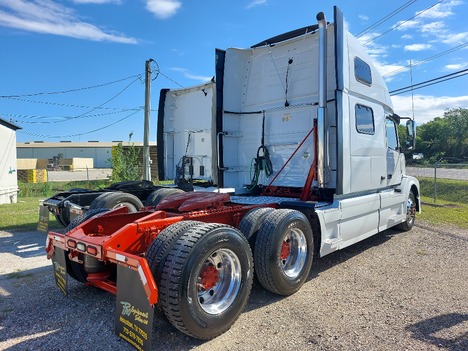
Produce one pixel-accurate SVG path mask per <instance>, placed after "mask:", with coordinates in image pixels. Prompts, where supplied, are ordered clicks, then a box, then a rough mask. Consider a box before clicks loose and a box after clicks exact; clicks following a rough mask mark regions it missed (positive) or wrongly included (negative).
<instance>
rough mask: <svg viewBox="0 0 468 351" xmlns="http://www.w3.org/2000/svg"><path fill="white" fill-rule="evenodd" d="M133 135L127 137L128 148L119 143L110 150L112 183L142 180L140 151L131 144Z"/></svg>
mask: <svg viewBox="0 0 468 351" xmlns="http://www.w3.org/2000/svg"><path fill="white" fill-rule="evenodd" d="M132 135H133V133H130V135H129V136H128V146H127V147H124V146H123V145H122V143H119V144H118V145H117V147H116V148H115V149H114V150H112V159H110V160H109V161H110V163H111V164H112V181H113V182H115V183H117V182H123V181H126V180H140V179H141V178H142V176H141V172H140V169H141V167H140V165H139V162H138V160H139V157H140V151H139V150H138V149H137V148H136V147H135V144H134V143H131V140H132Z"/></svg>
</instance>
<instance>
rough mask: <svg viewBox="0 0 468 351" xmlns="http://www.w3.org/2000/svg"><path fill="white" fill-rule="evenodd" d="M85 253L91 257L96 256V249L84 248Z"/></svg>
mask: <svg viewBox="0 0 468 351" xmlns="http://www.w3.org/2000/svg"><path fill="white" fill-rule="evenodd" d="M86 251H87V252H88V253H89V254H90V255H93V256H96V255H97V253H98V250H97V248H95V247H94V246H88V247H87V248H86Z"/></svg>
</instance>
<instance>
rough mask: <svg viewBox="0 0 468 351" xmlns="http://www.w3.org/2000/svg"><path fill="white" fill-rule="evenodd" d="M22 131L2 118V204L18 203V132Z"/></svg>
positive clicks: (0, 196) (0, 145)
mask: <svg viewBox="0 0 468 351" xmlns="http://www.w3.org/2000/svg"><path fill="white" fill-rule="evenodd" d="M18 129H21V127H18V126H16V125H14V124H12V123H10V122H7V121H5V120H3V119H1V118H0V204H10V203H16V201H17V196H18V176H17V170H16V131H17V130H18Z"/></svg>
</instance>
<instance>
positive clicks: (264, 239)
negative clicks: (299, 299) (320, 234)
mask: <svg viewBox="0 0 468 351" xmlns="http://www.w3.org/2000/svg"><path fill="white" fill-rule="evenodd" d="M313 256H314V240H313V235H312V229H311V227H310V223H309V221H308V220H307V217H306V216H305V215H304V214H303V213H302V212H299V211H296V210H289V209H279V210H274V211H273V212H271V213H270V214H268V216H267V217H266V218H265V220H264V221H263V224H262V225H261V227H260V230H259V231H258V233H257V240H256V242H255V253H254V262H255V272H256V274H257V278H258V280H259V281H260V284H261V285H262V286H263V287H264V288H265V289H267V290H269V291H271V292H273V293H275V294H279V295H286V296H287V295H291V294H294V293H295V292H296V291H298V290H299V289H300V288H301V286H302V284H304V282H305V281H306V279H307V277H308V276H309V272H310V268H311V266H312V260H313Z"/></svg>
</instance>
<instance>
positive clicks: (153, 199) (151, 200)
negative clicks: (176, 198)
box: [145, 188, 184, 206]
mask: <svg viewBox="0 0 468 351" xmlns="http://www.w3.org/2000/svg"><path fill="white" fill-rule="evenodd" d="M181 193H184V191H183V190H181V189H177V188H159V189H156V190H155V191H153V192H152V193H151V194H149V195H148V197H147V198H146V200H145V206H157V205H158V204H159V203H160V202H161V201H162V200H163V199H164V198H165V197H166V196H169V195H174V194H181Z"/></svg>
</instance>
